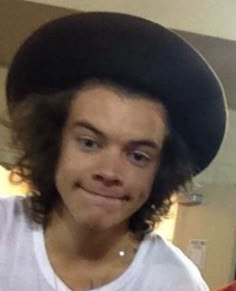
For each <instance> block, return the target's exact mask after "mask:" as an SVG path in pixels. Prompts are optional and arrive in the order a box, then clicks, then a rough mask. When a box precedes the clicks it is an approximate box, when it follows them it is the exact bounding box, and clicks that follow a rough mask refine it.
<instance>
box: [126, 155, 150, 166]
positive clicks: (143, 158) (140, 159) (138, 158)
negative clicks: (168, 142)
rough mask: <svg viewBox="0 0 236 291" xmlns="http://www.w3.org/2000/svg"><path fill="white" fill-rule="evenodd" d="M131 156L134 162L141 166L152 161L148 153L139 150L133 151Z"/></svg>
mask: <svg viewBox="0 0 236 291" xmlns="http://www.w3.org/2000/svg"><path fill="white" fill-rule="evenodd" d="M129 156H130V159H131V162H132V163H134V164H135V165H137V166H141V167H143V166H145V165H146V164H148V162H149V161H150V157H149V156H148V155H147V154H145V153H143V152H139V151H135V152H132V153H130V155H129Z"/></svg>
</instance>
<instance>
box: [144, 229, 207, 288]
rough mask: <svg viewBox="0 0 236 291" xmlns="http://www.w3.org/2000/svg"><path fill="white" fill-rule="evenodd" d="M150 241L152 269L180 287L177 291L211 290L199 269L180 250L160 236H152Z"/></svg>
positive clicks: (149, 252) (149, 255)
mask: <svg viewBox="0 0 236 291" xmlns="http://www.w3.org/2000/svg"><path fill="white" fill-rule="evenodd" d="M148 241H149V243H148V244H149V251H148V257H149V260H150V264H151V265H152V269H153V270H156V272H157V271H158V272H160V273H161V274H162V276H163V277H164V278H165V279H166V280H168V281H169V284H173V285H175V286H176V287H177V286H178V288H177V289H176V290H188V288H189V290H194V291H207V290H209V289H208V287H207V285H206V283H205V281H204V280H203V278H202V276H201V274H200V272H199V270H198V268H197V267H196V266H195V265H194V264H193V263H192V261H190V259H189V258H188V257H187V256H186V255H185V254H184V253H183V252H182V251H181V250H180V249H179V248H177V247H176V246H174V245H173V244H172V243H171V242H169V241H166V240H165V239H163V238H161V237H160V236H158V235H151V236H150V237H149V239H148ZM181 288H182V289H181Z"/></svg>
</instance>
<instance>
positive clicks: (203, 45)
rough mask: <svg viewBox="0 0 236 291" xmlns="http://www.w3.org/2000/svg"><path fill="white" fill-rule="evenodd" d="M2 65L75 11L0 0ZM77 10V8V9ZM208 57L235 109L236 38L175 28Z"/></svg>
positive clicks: (0, 58)
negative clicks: (45, 27) (45, 26)
mask: <svg viewBox="0 0 236 291" xmlns="http://www.w3.org/2000/svg"><path fill="white" fill-rule="evenodd" d="M0 5H1V6H0V7H1V9H0V66H4V67H8V65H9V64H10V62H11V59H12V56H13V55H14V53H15V51H16V50H17V48H18V47H19V45H20V44H21V43H22V42H23V40H24V39H25V38H26V37H27V36H28V35H29V34H30V33H31V32H32V31H33V30H34V29H36V28H37V27H38V26H40V25H41V24H42V23H45V22H47V21H49V20H51V19H54V18H57V17H60V16H62V15H66V14H71V13H73V12H75V10H72V9H66V8H62V7H61V8H60V7H55V6H50V5H45V4H40V3H32V2H26V1H22V0H11V1H9V0H0ZM77 11H78V10H77ZM176 32H177V33H178V34H180V35H181V36H183V37H184V38H186V39H187V40H188V41H189V42H190V43H192V44H193V46H194V47H196V48H197V49H198V50H199V51H200V52H201V53H202V54H203V55H204V57H205V58H206V59H207V61H208V62H209V63H210V64H211V66H212V67H213V68H214V70H215V71H216V73H217V74H218V76H219V78H220V79H221V81H222V83H223V86H224V88H225V91H226V96H227V100H228V103H229V106H230V107H231V108H232V109H236V96H235V95H236V81H235V76H236V57H235V56H236V41H234V40H229V39H228V40H227V39H222V38H217V37H212V36H207V35H202V34H197V33H192V32H187V31H186V30H185V31H182V30H176Z"/></svg>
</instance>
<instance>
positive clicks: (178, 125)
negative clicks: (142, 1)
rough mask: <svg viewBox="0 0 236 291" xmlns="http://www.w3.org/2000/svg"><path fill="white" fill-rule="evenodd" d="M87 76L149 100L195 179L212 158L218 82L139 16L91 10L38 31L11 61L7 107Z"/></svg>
mask: <svg viewBox="0 0 236 291" xmlns="http://www.w3.org/2000/svg"><path fill="white" fill-rule="evenodd" d="M94 77H96V78H107V79H111V80H114V81H117V82H126V83H127V84H128V83H130V84H132V86H135V87H137V88H140V89H145V90H146V92H147V93H150V94H151V95H152V96H156V98H157V99H158V100H160V101H161V102H162V103H163V104H164V105H165V107H166V109H167V111H168V114H169V118H170V122H171V124H172V127H173V128H174V129H175V130H176V131H177V132H178V134H180V135H181V137H182V138H183V139H184V140H185V142H186V144H187V146H188V148H189V150H190V153H191V156H192V158H193V163H194V169H195V173H194V174H197V173H199V172H200V171H202V170H203V169H205V168H206V167H207V166H208V165H209V163H210V162H211V161H212V159H213V158H214V157H215V155H216V154H217V152H218V150H219V147H220V145H221V143H222V139H223V136H224V132H225V127H226V103H225V98H224V92H223V89H222V86H221V84H220V82H219V80H218V79H217V77H216V75H215V73H214V72H213V70H212V69H211V68H210V66H209V65H208V64H207V62H206V61H205V60H204V59H203V58H202V56H201V55H200V54H199V53H198V52H197V51H196V50H195V49H193V48H192V47H191V46H190V45H189V44H188V43H187V42H186V41H184V40H183V39H182V38H180V37H179V36H178V35H176V34H175V33H173V32H172V31H170V30H168V29H166V28H164V27H162V26H161V25H159V24H157V23H154V22H151V21H148V20H145V19H142V18H139V17H135V16H130V15H125V14H119V13H109V12H90V13H82V14H73V15H70V16H66V17H63V18H60V19H57V20H54V21H52V22H49V23H48V24H46V25H44V26H43V27H41V28H40V29H38V30H37V31H36V32H34V33H33V34H32V35H31V36H30V37H29V38H28V39H27V40H26V41H25V42H24V44H23V45H22V46H21V47H20V49H19V50H18V52H17V53H16V55H15V57H14V59H13V62H12V64H11V66H10V69H9V73H8V77H7V90H6V91H7V101H8V104H9V106H10V105H11V104H15V103H17V102H20V101H21V100H23V99H24V98H25V96H27V95H28V94H31V93H41V94H44V93H50V92H58V91H61V90H65V89H69V88H75V87H77V86H79V84H80V83H81V82H82V81H84V80H86V79H90V78H94Z"/></svg>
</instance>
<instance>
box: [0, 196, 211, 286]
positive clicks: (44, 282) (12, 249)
mask: <svg viewBox="0 0 236 291" xmlns="http://www.w3.org/2000/svg"><path fill="white" fill-rule="evenodd" d="M24 201H26V198H22V197H17V198H16V197H11V198H1V199H0V223H1V224H0V291H71V290H70V289H69V288H68V287H66V286H65V284H64V283H63V282H62V281H61V280H60V278H58V277H57V275H56V274H55V273H54V271H53V269H52V267H51V265H50V262H49V259H48V256H47V252H46V249H45V244H44V235H43V231H42V227H41V226H40V225H38V224H36V223H33V222H32V221H31V220H30V219H29V218H28V216H27V215H26V214H25V211H24V207H23V205H24ZM95 290H97V291H137V290H138V291H208V290H209V289H208V287H207V285H206V284H205V282H204V280H203V279H202V277H201V275H200V273H199V271H198V269H197V268H196V267H195V266H194V265H193V263H192V262H191V261H190V260H189V259H188V258H187V257H186V256H185V255H184V254H183V253H182V252H181V251H180V250H179V249H177V248H176V247H174V246H173V245H172V244H171V243H169V242H167V241H165V240H163V239H162V238H161V237H159V236H156V235H148V236H147V237H146V238H145V239H144V240H143V242H142V243H141V245H140V247H139V249H138V251H137V253H136V255H135V257H134V259H133V261H132V263H131V264H130V266H129V267H128V268H127V269H126V271H125V272H124V273H123V274H122V275H121V276H120V277H119V278H117V279H116V280H114V281H113V282H111V283H109V284H107V285H105V286H103V287H100V288H97V289H93V291H95Z"/></svg>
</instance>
